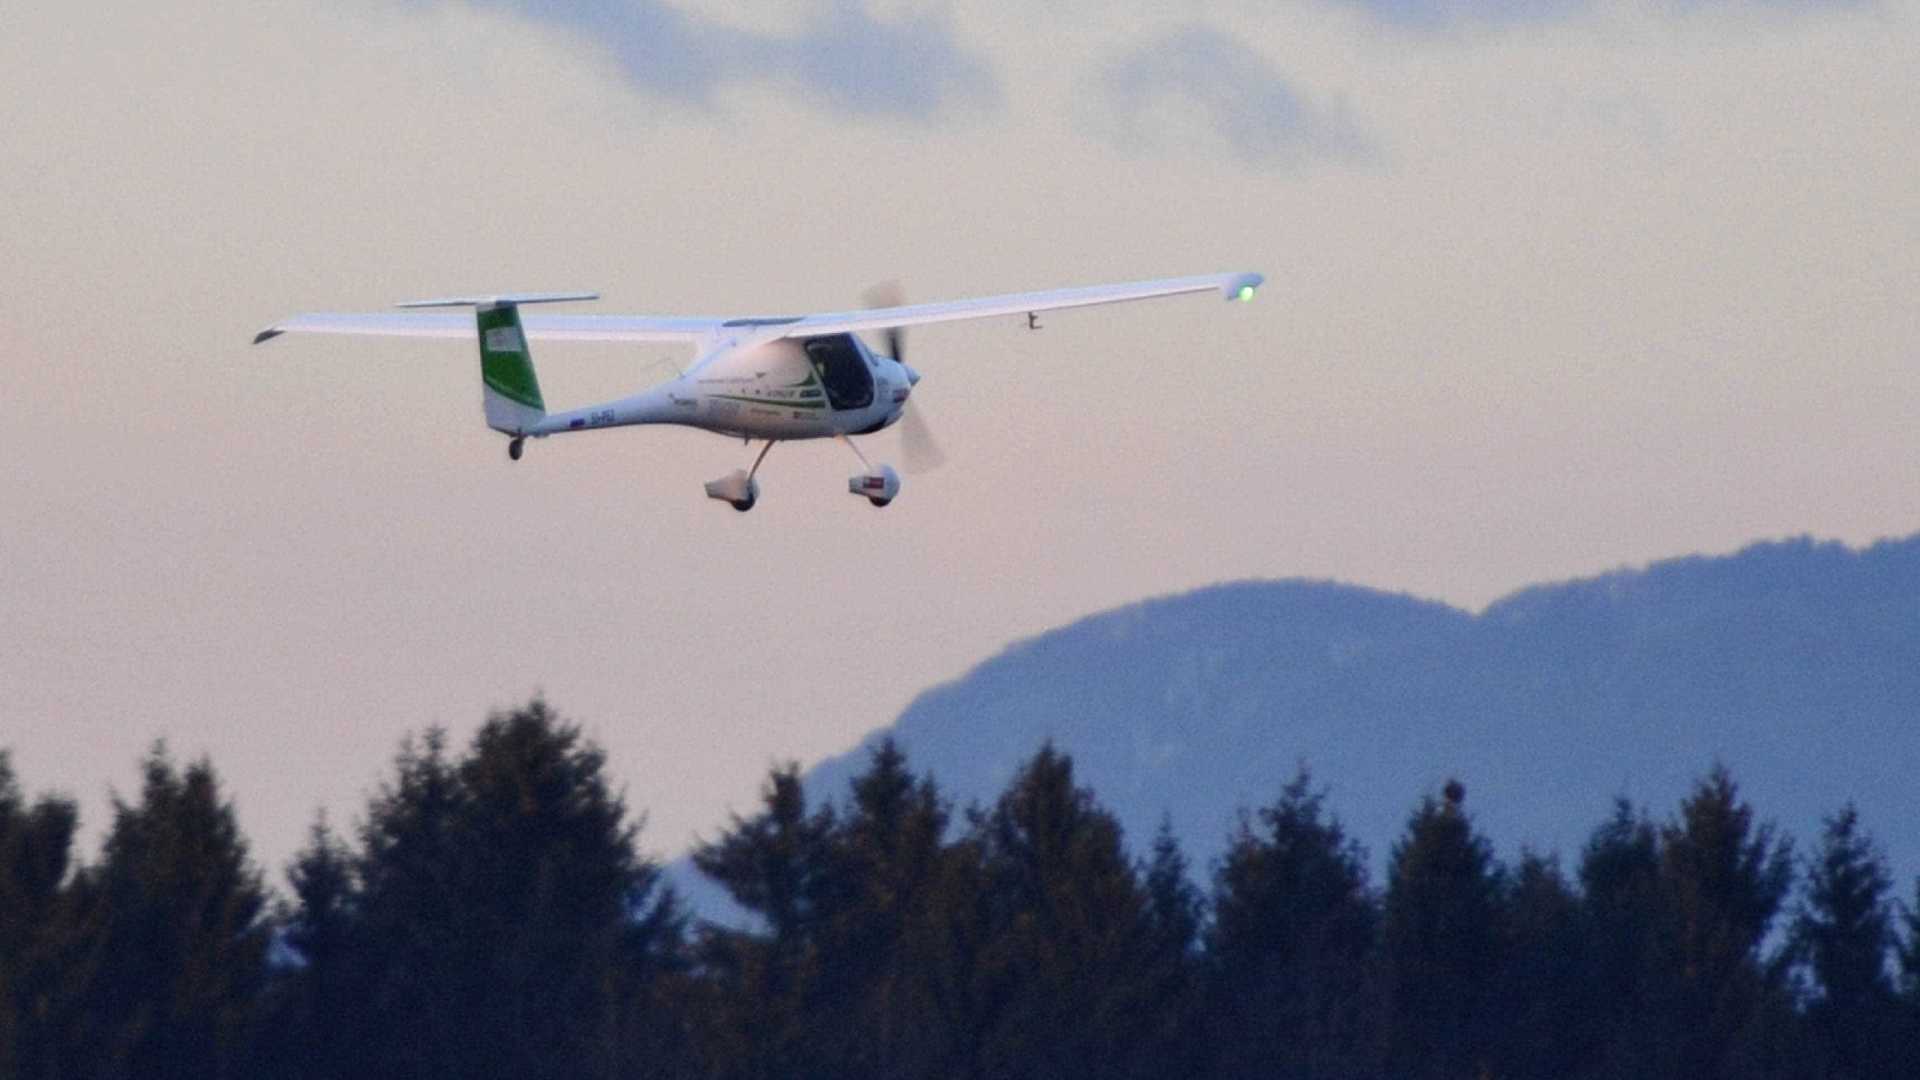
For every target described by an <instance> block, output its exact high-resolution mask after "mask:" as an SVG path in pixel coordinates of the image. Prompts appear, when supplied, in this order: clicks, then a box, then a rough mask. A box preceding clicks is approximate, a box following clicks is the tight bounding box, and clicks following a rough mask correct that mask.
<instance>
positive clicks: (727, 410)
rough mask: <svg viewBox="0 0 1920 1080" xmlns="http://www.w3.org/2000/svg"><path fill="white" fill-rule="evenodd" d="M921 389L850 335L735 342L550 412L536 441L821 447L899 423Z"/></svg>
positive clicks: (902, 369)
mask: <svg viewBox="0 0 1920 1080" xmlns="http://www.w3.org/2000/svg"><path fill="white" fill-rule="evenodd" d="M915 381H917V380H916V377H915V375H914V374H913V372H912V371H911V370H910V369H908V368H907V367H906V365H904V364H901V363H899V362H898V361H896V360H894V359H892V358H890V357H886V356H881V355H878V354H876V353H874V352H873V351H872V350H871V349H869V348H867V346H866V344H865V343H864V342H862V341H861V340H860V339H859V338H858V337H856V336H854V335H852V334H829V335H824V336H821V337H811V338H772V339H771V340H766V339H762V340H749V341H746V342H739V341H730V342H726V343H723V344H721V345H719V346H717V347H716V348H714V349H713V350H711V351H709V352H708V353H707V354H706V355H705V356H704V357H702V358H701V359H700V361H699V362H697V363H696V364H695V365H694V366H693V367H692V368H691V369H690V370H689V371H687V372H686V373H685V374H683V375H680V376H678V377H676V378H673V379H670V380H668V381H667V382H664V383H661V384H659V385H657V386H653V387H650V388H648V389H646V390H643V391H641V392H640V393H638V394H634V395H632V396H630V397H625V398H621V399H619V400H617V401H608V402H603V403H601V404H598V405H589V406H586V407H584V408H579V409H572V410H569V411H567V412H559V413H552V414H549V415H548V416H546V417H544V418H543V419H542V420H540V421H539V422H538V423H536V424H533V425H531V426H529V427H528V428H527V429H526V431H525V432H524V434H526V435H531V436H534V437H544V436H547V435H558V434H563V433H566V432H570V431H591V430H596V429H599V428H608V427H621V426H625V425H629V424H680V425H684V426H687V427H696V428H701V429H704V430H706V431H712V432H717V433H719V434H722V435H730V436H735V437H738V438H742V439H774V440H780V441H786V440H792V439H820V438H832V437H835V436H841V435H860V434H864V433H867V432H872V431H878V430H880V429H881V428H884V427H886V426H888V425H890V424H892V423H894V422H896V421H898V420H899V419H900V414H901V412H902V411H903V410H904V409H905V408H906V404H907V398H908V396H910V395H911V394H912V392H913V384H914V382H915Z"/></svg>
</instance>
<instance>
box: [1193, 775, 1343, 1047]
mask: <svg viewBox="0 0 1920 1080" xmlns="http://www.w3.org/2000/svg"><path fill="white" fill-rule="evenodd" d="M1323 797H1324V795H1323V793H1322V792H1318V791H1315V790H1314V789H1313V787H1312V783H1311V779H1310V778H1309V776H1308V774H1307V772H1306V770H1304V769H1302V770H1301V771H1300V773H1299V774H1298V775H1296V776H1295V777H1294V779H1293V780H1292V782H1290V783H1289V784H1288V785H1287V786H1286V788H1285V789H1283V790H1282V792H1281V794H1280V797H1279V799H1278V800H1276V801H1275V802H1274V803H1273V804H1272V805H1271V806H1267V807H1263V808H1262V809H1261V810H1260V811H1259V812H1258V814H1257V817H1255V818H1247V817H1243V818H1242V820H1241V823H1240V827H1239V829H1238V831H1237V832H1236V833H1235V834H1234V836H1233V838H1232V840H1231V841H1230V842H1229V845H1228V848H1227V853H1226V856H1225V858H1224V860H1223V861H1222V862H1221V864H1220V868H1219V872H1218V873H1217V875H1216V876H1215V879H1214V919H1213V924H1212V926H1211V928H1210V930H1209V931H1208V935H1207V947H1206V969H1205V970H1206V985H1207V989H1206V1001H1207V1015H1208V1017H1209V1024H1208V1041H1209V1043H1210V1044H1211V1047H1212V1049H1213V1051H1214V1054H1215V1057H1216V1068H1217V1072H1218V1075H1220V1076H1222V1077H1227V1078H1234V1077H1255V1076H1276V1077H1327V1078H1332V1077H1342V1076H1356V1075H1366V1074H1368V1072H1369V1070H1370V1066H1371V1065H1372V1063H1373V1057H1374V1040H1373V1038H1372V1037H1371V1036H1372V1032H1373V1024H1374V1022H1375V1019H1376V1017H1375V1015H1374V1010H1373V1008H1372V1002H1371V993H1370V990H1371V987H1370V981H1369V979H1368V965H1369V962H1370V958H1371V955H1372V951H1373V943H1374V935H1375V932H1376V927H1377V925H1378V923H1379V913H1378V910H1377V908H1376V902H1375V900H1374V897H1373V895H1372V893H1371V891H1370V890H1369V888H1368V885H1367V873H1366V855H1365V853H1364V852H1363V851H1362V850H1361V848H1360V846H1359V845H1358V844H1357V843H1355V842H1353V841H1351V840H1349V839H1348V838H1347V836H1346V834H1345V832H1344V831H1343V830H1342V829H1341V827H1340V825H1339V823H1338V822H1336V821H1334V820H1332V819H1331V818H1330V817H1328V816H1327V814H1326V812H1325V810H1324V808H1323V805H1322V802H1323Z"/></svg>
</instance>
